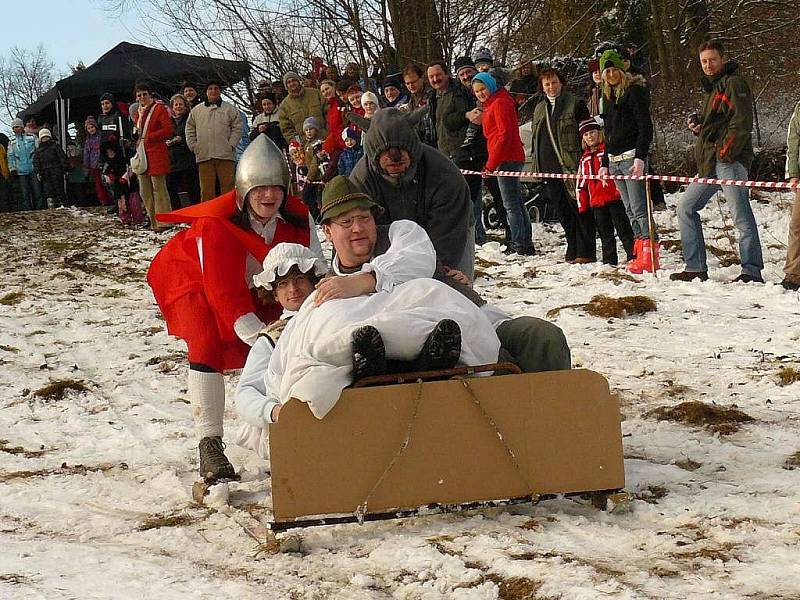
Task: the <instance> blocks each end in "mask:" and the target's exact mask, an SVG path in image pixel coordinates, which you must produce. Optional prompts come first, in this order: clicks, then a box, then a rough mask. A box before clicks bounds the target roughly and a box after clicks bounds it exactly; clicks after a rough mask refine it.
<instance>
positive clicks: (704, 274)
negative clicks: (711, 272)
mask: <svg viewBox="0 0 800 600" xmlns="http://www.w3.org/2000/svg"><path fill="white" fill-rule="evenodd" d="M669 279H670V281H694V280H695V279H699V280H700V281H708V271H681V272H680V273H673V274H672V275H670V276H669Z"/></svg>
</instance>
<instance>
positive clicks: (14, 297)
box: [0, 292, 25, 306]
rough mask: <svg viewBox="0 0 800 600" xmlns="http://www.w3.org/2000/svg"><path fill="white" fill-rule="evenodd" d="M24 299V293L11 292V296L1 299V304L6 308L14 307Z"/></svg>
mask: <svg viewBox="0 0 800 600" xmlns="http://www.w3.org/2000/svg"><path fill="white" fill-rule="evenodd" d="M24 297H25V294H23V293H22V292H11V293H10V294H6V295H5V296H3V297H0V304H3V305H4V306H14V305H15V304H19V303H20V302H22V299H23V298H24Z"/></svg>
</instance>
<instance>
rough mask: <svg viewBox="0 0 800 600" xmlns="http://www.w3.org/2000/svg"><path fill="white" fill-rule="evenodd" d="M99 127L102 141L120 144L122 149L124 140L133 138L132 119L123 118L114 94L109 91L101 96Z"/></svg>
mask: <svg viewBox="0 0 800 600" xmlns="http://www.w3.org/2000/svg"><path fill="white" fill-rule="evenodd" d="M97 128H98V129H99V130H100V139H101V141H103V142H111V143H116V144H119V146H120V151H122V148H123V146H122V140H123V139H126V140H130V139H131V129H130V121H129V120H128V119H125V118H123V116H122V113H121V112H120V110H119V107H118V106H117V103H116V101H115V100H114V96H113V94H109V93H108V92H106V93H105V94H103V95H102V96H100V114H99V115H98V117H97Z"/></svg>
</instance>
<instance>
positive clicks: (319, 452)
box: [270, 370, 625, 522]
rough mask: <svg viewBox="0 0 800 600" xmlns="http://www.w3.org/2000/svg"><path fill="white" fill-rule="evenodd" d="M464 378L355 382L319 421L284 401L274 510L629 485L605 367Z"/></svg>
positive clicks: (377, 506)
mask: <svg viewBox="0 0 800 600" xmlns="http://www.w3.org/2000/svg"><path fill="white" fill-rule="evenodd" d="M466 384H467V385H468V386H469V389H468V388H467V386H465V383H464V381H462V380H448V381H436V382H429V383H422V384H419V383H411V384H402V385H390V386H382V387H373V388H361V389H348V390H345V391H344V392H343V394H342V397H341V399H340V400H339V402H338V403H337V405H336V406H335V407H334V408H333V410H332V411H331V412H330V413H329V414H328V415H327V416H326V417H325V418H324V419H322V420H318V419H316V418H315V417H314V416H313V415H312V414H311V412H310V411H309V410H308V407H307V406H306V405H305V403H302V402H298V401H296V400H292V401H290V402H289V403H287V404H286V405H285V406H284V407H283V410H282V411H281V416H280V420H279V422H278V423H276V424H274V425H271V426H270V457H271V469H272V498H273V513H274V518H275V520H276V521H279V522H280V521H289V520H293V519H295V518H299V517H308V516H315V515H331V514H342V513H352V512H354V511H355V510H356V509H357V507H358V506H359V505H361V504H362V503H364V502H365V500H368V509H367V512H369V513H373V512H387V511H391V510H392V509H402V508H415V507H419V506H424V505H426V504H431V503H442V504H458V503H466V502H474V501H487V500H501V499H508V498H516V497H520V496H526V495H531V494H545V493H569V492H583V491H599V490H609V489H618V488H622V487H623V486H624V485H625V475H624V470H623V460H622V436H621V431H620V415H619V404H618V402H617V399H616V397H615V396H612V395H611V394H610V392H609V388H608V383H607V381H606V380H605V378H604V377H603V376H602V375H599V374H598V373H594V372H592V371H587V370H571V371H555V372H547V373H526V374H522V375H505V376H498V377H476V378H471V379H468V380H466ZM470 390H471V391H472V392H473V394H474V396H473V395H472V394H470ZM475 398H477V401H476V400H475ZM406 442H407V443H406ZM404 444H405V448H404V449H402V450H401V448H403V446H404Z"/></svg>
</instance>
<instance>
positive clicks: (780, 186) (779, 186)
mask: <svg viewBox="0 0 800 600" xmlns="http://www.w3.org/2000/svg"><path fill="white" fill-rule="evenodd" d="M461 173H462V174H464V175H483V174H484V173H482V172H481V171H470V170H468V169H461ZM486 174H487V175H490V176H495V175H496V176H499V177H519V178H522V179H599V180H604V179H605V180H609V179H611V180H616V179H621V180H625V179H627V180H634V181H644V180H646V179H650V180H657V181H671V182H673V183H704V184H708V185H736V186H739V187H752V188H769V189H776V190H797V189H800V183H784V182H780V181H747V180H743V179H713V178H711V177H678V176H676V175H605V176H602V175H578V174H577V173H576V174H568V173H531V172H530V171H489V172H488V173H486Z"/></svg>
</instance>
